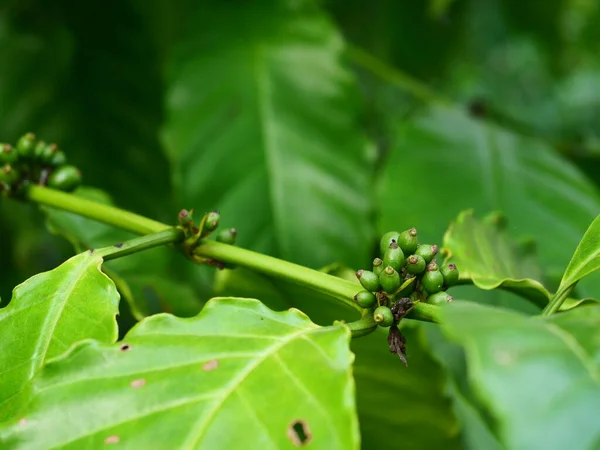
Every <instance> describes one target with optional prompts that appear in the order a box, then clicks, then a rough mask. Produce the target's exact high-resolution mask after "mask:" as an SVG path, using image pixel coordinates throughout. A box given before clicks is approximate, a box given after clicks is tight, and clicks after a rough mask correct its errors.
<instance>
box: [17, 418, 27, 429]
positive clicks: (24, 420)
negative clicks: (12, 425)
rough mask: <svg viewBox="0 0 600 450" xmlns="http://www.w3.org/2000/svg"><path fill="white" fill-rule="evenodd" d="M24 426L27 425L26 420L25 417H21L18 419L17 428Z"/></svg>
mask: <svg viewBox="0 0 600 450" xmlns="http://www.w3.org/2000/svg"><path fill="white" fill-rule="evenodd" d="M25 425H27V419H26V418H25V417H21V418H20V419H19V426H21V427H24V426H25Z"/></svg>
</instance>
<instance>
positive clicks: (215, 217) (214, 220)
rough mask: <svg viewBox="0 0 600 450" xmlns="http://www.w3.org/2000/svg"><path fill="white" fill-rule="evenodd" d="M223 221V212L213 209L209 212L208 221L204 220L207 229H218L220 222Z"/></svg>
mask: <svg viewBox="0 0 600 450" xmlns="http://www.w3.org/2000/svg"><path fill="white" fill-rule="evenodd" d="M220 221H221V214H219V212H218V211H211V212H209V213H208V216H207V217H206V222H204V229H205V230H207V231H213V230H216V229H217V227H218V226H219V222H220Z"/></svg>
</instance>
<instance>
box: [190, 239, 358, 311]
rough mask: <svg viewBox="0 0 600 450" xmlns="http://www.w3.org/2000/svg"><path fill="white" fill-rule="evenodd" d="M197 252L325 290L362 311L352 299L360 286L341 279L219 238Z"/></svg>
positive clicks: (315, 288) (199, 254)
mask: <svg viewBox="0 0 600 450" xmlns="http://www.w3.org/2000/svg"><path fill="white" fill-rule="evenodd" d="M194 253H195V254H196V255H198V256H202V257H205V258H211V259H215V260H217V261H222V262H224V263H230V264H235V265H239V266H243V267H245V268H246V269H250V270H254V271H256V272H260V273H264V274H265V275H269V276H271V277H273V278H278V279H281V280H285V281H290V282H292V283H295V284H298V285H300V286H305V287H307V288H310V289H313V290H316V291H319V292H323V293H325V294H328V295H330V296H332V297H334V298H336V299H338V300H340V301H341V302H343V303H346V304H347V305H348V306H350V307H351V308H353V309H355V310H357V311H358V312H362V308H361V307H360V306H358V305H357V304H356V303H355V302H354V300H353V299H354V295H355V294H356V293H357V292H358V291H359V290H361V288H360V287H358V286H357V285H356V284H354V283H351V282H350V281H346V280H344V279H342V278H338V277H334V276H332V275H329V274H326V273H324V272H319V271H318V270H313V269H309V268H308V267H304V266H300V265H298V264H294V263H291V262H288V261H283V260H281V259H277V258H273V257H272V256H268V255H264V254H262V253H256V252H253V251H251V250H246V249H244V248H239V247H234V246H232V245H227V244H222V243H220V242H216V241H209V240H204V241H202V243H201V244H200V245H199V246H198V247H196V249H195V251H194Z"/></svg>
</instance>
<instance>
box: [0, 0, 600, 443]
mask: <svg viewBox="0 0 600 450" xmlns="http://www.w3.org/2000/svg"><path fill="white" fill-rule="evenodd" d="M599 30H600V4H598V2H596V1H594V0H551V1H541V0H540V1H529V2H520V1H517V0H429V1H418V0H376V1H372V2H364V1H358V0H346V1H341V0H320V1H318V0H254V1H242V0H212V1H207V0H203V1H189V0H171V1H168V2H167V1H164V0H156V1H153V2H146V1H142V0H106V1H104V2H102V3H101V4H98V5H96V6H95V7H94V8H91V7H90V5H87V4H85V3H82V2H76V1H74V0H55V1H48V0H19V1H17V0H5V1H3V2H2V3H1V4H0V140H1V141H3V142H15V141H16V140H17V139H18V137H19V136H20V135H22V134H23V133H25V132H27V131H34V132H35V133H36V134H37V135H38V136H39V137H40V138H42V139H45V140H47V141H56V142H58V143H59V144H60V145H61V147H62V148H63V149H64V150H65V151H66V152H67V154H68V156H69V158H70V159H71V161H72V162H73V163H74V164H76V165H78V166H79V167H80V168H81V169H82V171H83V173H84V177H85V184H86V185H87V186H90V187H94V188H98V189H101V190H102V191H103V192H102V191H97V190H83V191H82V192H81V194H82V195H87V196H93V197H94V198H96V199H98V200H100V201H105V202H110V201H113V202H114V203H115V204H117V205H118V206H121V207H124V208H128V209H131V210H133V211H135V212H138V213H141V214H145V215H148V216H151V217H153V218H156V219H159V220H163V221H167V222H171V223H172V222H174V221H175V220H174V219H175V216H176V213H177V211H178V210H179V209H181V208H192V207H193V208H195V209H196V210H197V211H199V212H204V211H208V210H210V209H214V208H218V209H220V210H221V212H222V216H223V225H224V226H235V227H236V228H237V229H238V230H239V241H240V242H239V243H240V245H241V246H244V247H247V248H251V249H254V250H258V251H262V252H266V253H269V254H272V255H275V256H278V257H283V258H285V259H288V260H291V261H294V262H298V263H301V264H305V265H308V266H311V267H314V268H321V267H323V266H326V265H328V264H330V263H338V264H339V265H340V267H350V268H354V269H356V268H359V267H367V266H368V265H369V264H370V261H371V259H372V257H373V254H374V251H375V249H376V247H377V244H376V242H377V235H378V234H381V233H383V232H385V231H388V230H390V229H404V228H408V227H410V226H416V227H417V228H418V229H419V232H420V235H421V236H422V238H423V240H425V241H428V242H432V243H435V242H437V243H441V241H442V235H443V233H444V231H445V230H446V228H447V226H448V224H449V222H450V221H451V220H453V219H454V218H455V217H456V216H457V214H458V213H459V212H460V211H461V210H463V209H465V208H475V211H476V213H477V214H485V213H487V212H489V211H492V210H501V211H503V212H505V213H506V214H507V216H508V219H509V224H510V233H511V234H512V236H513V237H515V238H517V239H528V238H534V239H535V241H536V242H537V244H538V262H539V264H540V265H541V267H542V269H543V271H544V273H545V280H544V281H545V282H546V283H547V285H548V286H549V287H550V288H551V289H552V288H553V287H555V285H556V283H557V280H558V279H559V278H560V275H561V272H562V270H563V269H564V267H565V265H566V263H567V262H568V260H569V258H570V255H571V253H572V251H573V250H574V248H575V246H576V244H577V242H578V240H579V239H580V237H581V235H582V234H583V232H584V231H585V229H586V228H587V226H588V224H589V223H590V222H591V220H592V219H593V218H594V217H595V216H596V215H597V213H598V210H599V208H600V196H599V190H598V187H599V184H600V175H599V174H600V172H599V169H600V164H599V161H600V136H599V130H600V89H599V87H600V60H599V58H598V56H597V55H598V54H600V31H599ZM111 199H112V200H111ZM49 220H50V221H51V227H50V228H49V229H50V230H52V232H53V233H57V234H60V235H62V236H65V237H67V239H62V238H59V237H56V236H53V235H52V234H51V233H50V232H49V231H47V230H48V228H47V227H46V226H45V221H46V216H44V215H43V213H42V212H40V211H39V210H38V209H37V208H35V207H34V206H33V205H24V204H19V203H17V202H13V201H2V202H0V231H1V236H2V239H1V240H0V246H1V247H0V255H1V258H0V274H1V277H0V297H1V298H2V299H3V303H4V304H6V303H7V301H8V300H9V299H10V295H11V290H12V288H13V287H14V286H15V285H16V284H18V283H20V282H22V281H24V280H25V279H27V278H28V277H30V276H31V275H33V274H35V273H38V272H40V271H44V270H48V269H50V268H53V267H55V266H57V265H58V264H60V263H61V262H62V261H63V260H64V259H66V258H68V257H69V256H70V255H72V254H73V247H72V246H71V245H70V243H69V241H70V242H71V243H74V244H76V247H77V248H85V247H93V246H98V245H104V244H106V243H110V242H112V240H115V241H116V240H119V239H122V238H123V235H122V233H121V234H120V233H118V232H115V231H114V230H110V229H108V228H107V227H103V226H102V225H98V224H91V223H90V222H89V221H86V220H80V219H78V218H74V217H72V216H70V215H68V214H59V213H56V212H55V213H52V214H51V215H50V217H49ZM149 255H151V257H142V258H132V259H130V260H129V261H128V262H126V263H119V264H116V262H115V264H113V265H110V266H109V268H108V269H109V271H110V274H111V276H112V277H113V279H115V281H116V282H117V284H118V286H119V290H120V292H121V294H122V296H123V297H124V298H125V299H126V300H128V301H127V302H122V305H123V311H122V319H121V321H122V325H123V330H122V331H124V330H125V329H126V328H127V327H128V326H130V325H131V323H133V321H134V319H135V318H137V319H139V318H141V317H143V316H144V315H147V314H152V313H155V312H158V311H172V312H174V313H177V314H180V315H193V314H195V313H196V312H197V311H198V310H199V309H200V308H201V306H202V304H203V303H204V302H205V301H206V299H208V298H210V296H212V295H226V294H227V295H228V294H232V295H246V296H253V297H257V298H260V299H261V300H264V301H265V302H266V303H267V304H269V305H271V306H273V307H275V308H278V309H281V308H285V307H287V306H289V305H290V304H293V305H296V306H300V307H302V309H304V310H306V312H308V313H309V314H310V315H311V317H313V318H314V320H316V321H317V322H323V323H327V322H328V321H330V320H331V319H332V318H336V317H337V318H339V317H340V316H341V317H344V314H347V312H345V311H340V310H338V309H336V308H335V307H330V306H323V305H324V304H326V305H327V304H328V303H327V302H326V301H325V300H324V299H320V298H315V297H314V296H313V295H312V294H309V293H306V292H302V291H298V290H297V289H295V288H292V287H290V286H286V285H283V284H281V283H280V282H276V281H273V280H268V279H265V278H263V277H261V276H259V275H255V274H248V273H245V272H244V271H233V272H227V271H225V272H220V273H218V274H217V275H216V278H215V275H214V273H213V271H212V270H204V269H203V268H198V267H193V266H191V265H190V264H188V263H187V262H186V261H185V260H184V259H183V258H182V257H180V255H177V254H176V253H175V252H172V251H169V250H168V249H161V250H153V251H152V252H149ZM336 270H337V269H336ZM598 292H600V279H599V278H598V277H596V278H593V277H592V278H590V280H586V282H584V283H581V285H580V286H579V287H578V294H579V295H581V296H596V297H597V296H598ZM460 294H461V296H462V297H465V298H470V299H477V300H481V301H486V302H491V303H496V304H503V305H510V306H511V307H514V308H517V309H522V310H524V311H529V312H534V311H535V308H533V309H532V307H531V305H529V304H526V303H525V302H524V301H523V300H521V299H519V298H517V297H515V296H513V295H509V294H506V293H497V292H486V293H483V292H480V291H477V290H475V289H473V288H469V287H464V288H461V292H460ZM127 305H128V307H127ZM430 331H431V330H429V329H421V328H419V327H417V328H415V329H414V330H412V329H411V331H410V332H409V334H411V335H414V339H413V340H414V341H416V342H417V343H415V348H422V349H423V350H422V352H425V349H427V348H431V349H433V351H432V356H428V355H427V354H423V355H421V356H420V357H416V358H417V359H416V360H415V362H414V364H413V366H412V367H413V368H414V370H415V371H418V370H420V368H421V369H422V370H424V371H427V373H428V374H430V376H431V377H432V378H431V381H432V383H434V384H433V385H432V386H434V387H432V391H431V392H426V393H424V392H420V391H419V390H417V389H416V388H415V383H416V381H414V380H412V379H411V378H406V377H411V376H412V377H415V372H413V373H412V374H409V375H397V376H398V378H397V379H394V380H393V381H389V383H391V384H392V385H394V384H395V383H397V384H398V385H399V386H398V389H397V392H398V400H397V403H402V402H403V399H409V401H407V404H408V405H409V406H410V405H412V406H413V410H412V413H411V414H410V415H407V414H404V413H403V411H404V409H403V407H401V406H398V410H397V411H396V412H395V413H394V415H393V417H392V414H388V415H386V417H385V418H382V417H380V416H378V414H379V413H378V409H377V405H374V406H373V407H371V405H373V401H372V399H373V397H372V396H371V394H366V392H367V391H365V390H361V389H363V388H364V389H368V384H369V377H373V373H372V372H370V373H369V371H367V370H365V369H363V368H362V366H361V364H363V362H364V361H367V363H368V364H370V365H368V367H372V364H374V363H373V361H370V360H369V358H370V357H372V355H371V356H369V354H367V353H365V351H362V350H361V349H365V348H367V346H368V345H367V344H366V343H367V342H368V341H367V340H365V341H362V340H360V341H357V342H358V343H357V344H356V348H355V351H356V352H357V355H358V356H357V372H356V373H357V385H358V387H359V396H358V401H359V411H360V415H361V426H362V430H363V441H364V444H365V446H367V447H368V446H369V445H368V444H369V443H375V442H378V444H379V447H378V448H383V447H385V446H386V445H387V446H389V447H390V448H395V447H396V445H397V443H398V441H399V440H403V441H404V442H405V444H406V447H407V448H435V447H436V446H437V445H438V444H439V442H441V441H443V442H444V445H446V446H447V447H452V446H456V447H459V446H461V445H462V444H465V443H466V444H469V445H471V446H474V447H473V448H477V445H479V446H480V447H479V448H484V447H481V445H484V446H485V448H493V446H494V445H497V444H494V442H493V438H492V437H491V434H490V433H489V431H487V430H488V427H487V425H486V423H487V422H486V421H487V420H488V419H487V418H485V417H483V418H482V417H479V416H478V415H477V413H476V411H477V406H476V405H475V406H474V404H473V402H471V401H470V400H469V398H470V397H469V396H470V394H469V393H468V392H465V388H464V386H463V385H461V382H460V380H461V379H462V378H461V375H460V372H461V368H460V367H459V366H460V364H458V363H457V366H456V367H453V366H452V365H453V363H449V362H448V361H447V358H446V359H445V358H444V357H443V356H442V357H440V356H439V355H440V354H444V355H448V353H447V352H448V351H450V350H448V348H447V347H448V346H447V345H446V344H445V343H443V342H442V340H441V339H440V337H439V336H438V335H435V333H433V334H432V333H431V332H430ZM361 351H362V353H361ZM440 352H441V353H440ZM444 352H446V353H444ZM384 353H385V352H384ZM458 359H460V358H458ZM378 361H379V362H377V363H378V364H381V367H380V373H385V371H391V372H394V373H396V372H398V374H399V373H400V372H401V370H402V369H403V368H402V367H400V366H399V365H398V364H397V361H395V360H394V359H393V357H392V356H391V355H381V358H380V359H378ZM367 363H365V364H367ZM440 364H442V365H440ZM445 366H448V367H445ZM450 366H452V367H450ZM457 367H458V368H457ZM444 373H446V374H451V375H449V376H447V377H446V376H445V375H443V374H444ZM361 374H363V375H364V377H363V376H361ZM457 374H458V375H457ZM365 377H366V378H365ZM403 377H404V378H403ZM445 379H447V380H454V381H448V382H447V383H446V382H444V380H445ZM388 380H391V379H390V378H388ZM457 380H458V381H457ZM411 387H412V388H413V391H414V392H412V394H411V393H410V392H409V391H410V389H411ZM387 389H393V386H388V387H387ZM449 392H450V393H451V397H452V399H453V406H452V407H451V406H450V405H449V403H448V401H447V398H446V395H450V394H448V393H449ZM373 395H375V394H373ZM436 399H437V403H436ZM423 402H425V403H427V405H428V406H421V409H419V410H418V411H416V412H415V409H414V405H416V404H420V405H422V404H423ZM440 410H443V411H445V412H446V413H447V417H446V419H447V420H446V419H444V420H443V421H439V422H436V424H435V427H434V428H435V432H432V431H431V420H430V418H429V417H430V416H431V415H436V414H439V412H440ZM404 412H405V411H404ZM403 414H404V415H403ZM382 420H384V421H385V420H387V421H388V422H390V427H388V431H389V433H390V436H389V438H388V439H385V440H382V439H381V437H380V429H379V427H378V426H377V425H378V424H379V423H381V421H382ZM459 423H461V424H462V425H459ZM408 430H410V433H409V431H408ZM378 436H379V437H378ZM386 442H387V444H386Z"/></svg>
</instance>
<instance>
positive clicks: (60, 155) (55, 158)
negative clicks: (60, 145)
mask: <svg viewBox="0 0 600 450" xmlns="http://www.w3.org/2000/svg"><path fill="white" fill-rule="evenodd" d="M66 163H67V157H66V156H65V154H64V152H63V151H61V150H57V151H55V152H54V153H53V154H52V156H50V159H49V160H48V164H49V165H50V166H52V167H59V166H62V165H64V164H66Z"/></svg>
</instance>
